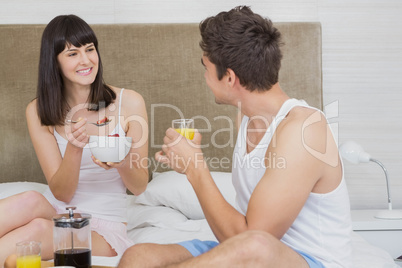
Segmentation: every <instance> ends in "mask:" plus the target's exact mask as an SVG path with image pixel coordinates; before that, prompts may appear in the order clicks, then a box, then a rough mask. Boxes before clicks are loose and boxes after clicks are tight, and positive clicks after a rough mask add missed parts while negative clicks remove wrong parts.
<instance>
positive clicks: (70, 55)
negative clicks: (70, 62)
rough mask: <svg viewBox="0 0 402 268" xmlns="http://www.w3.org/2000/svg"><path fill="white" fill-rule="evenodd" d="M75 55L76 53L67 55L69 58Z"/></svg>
mask: <svg viewBox="0 0 402 268" xmlns="http://www.w3.org/2000/svg"><path fill="white" fill-rule="evenodd" d="M75 55H77V53H71V54H68V56H69V57H72V56H75Z"/></svg>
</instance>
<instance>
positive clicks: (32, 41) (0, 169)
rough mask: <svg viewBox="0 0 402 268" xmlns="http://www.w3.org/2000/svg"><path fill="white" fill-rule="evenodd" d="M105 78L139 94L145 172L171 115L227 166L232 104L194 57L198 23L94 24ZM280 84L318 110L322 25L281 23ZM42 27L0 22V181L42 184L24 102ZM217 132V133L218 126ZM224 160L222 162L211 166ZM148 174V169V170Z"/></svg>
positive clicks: (32, 90)
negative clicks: (213, 88) (222, 101)
mask: <svg viewBox="0 0 402 268" xmlns="http://www.w3.org/2000/svg"><path fill="white" fill-rule="evenodd" d="M92 26H93V29H94V31H95V33H96V34H97V37H98V39H99V50H100V55H101V59H102V62H103V67H104V74H105V81H106V82H107V83H110V84H111V85H114V86H118V87H124V88H128V89H133V90H136V91H137V92H139V93H140V94H142V96H143V97H144V99H145V102H146V105H147V112H148V117H149V130H150V137H149V156H150V163H151V165H150V171H151V172H152V171H155V170H157V171H162V169H161V168H160V167H157V166H156V165H155V161H154V159H153V156H154V154H155V152H156V151H158V150H160V147H161V144H162V138H163V136H164V133H165V130H166V129H167V128H168V127H169V126H170V122H171V120H172V119H175V118H180V117H182V116H183V117H186V118H189V117H194V118H195V119H196V120H195V122H196V126H197V128H199V129H201V132H202V134H203V145H204V149H203V151H204V155H205V157H206V158H207V159H211V160H212V161H214V162H210V163H209V164H211V165H210V168H211V170H214V171H228V172H229V171H231V164H230V162H231V155H232V151H233V146H234V143H235V139H236V130H235V128H236V127H235V117H236V114H237V112H236V109H235V108H233V107H229V106H225V105H217V104H215V100H214V97H213V95H212V93H211V92H210V90H209V89H208V88H207V86H206V84H205V81H204V77H203V73H204V69H203V67H202V65H201V63H200V58H201V56H202V52H201V49H200V48H199V45H198V43H199V41H200V34H199V30H198V24H113V25H92ZM275 26H277V28H278V29H279V30H280V32H281V33H282V36H283V41H284V46H283V54H284V57H283V61H282V69H281V72H280V78H279V80H280V83H281V86H282V88H283V89H284V90H285V91H286V92H287V93H288V94H289V95H290V96H291V97H295V98H301V99H305V100H306V101H307V102H308V103H309V104H310V105H312V106H315V107H318V108H322V71H321V25H320V23H317V22H312V23H309V22H302V23H300V22H279V23H275ZM44 27H45V26H44V25H0V58H1V59H2V63H3V64H2V65H1V67H0V95H1V98H0V126H1V127H0V151H1V153H0V182H13V181H33V182H42V183H45V182H46V181H45V178H44V176H43V173H42V171H41V169H40V166H39V164H38V161H37V157H36V155H35V152H34V150H33V146H32V144H31V140H30V138H29V134H28V130H27V126H26V120H25V108H26V106H27V104H28V103H29V102H30V101H31V100H32V99H34V98H35V95H36V84H37V70H38V60H39V47H40V39H41V34H42V31H43V29H44ZM217 130H218V131H217ZM221 160H224V162H225V163H226V164H225V165H216V164H214V163H216V161H218V162H219V161H221ZM151 172H150V174H151Z"/></svg>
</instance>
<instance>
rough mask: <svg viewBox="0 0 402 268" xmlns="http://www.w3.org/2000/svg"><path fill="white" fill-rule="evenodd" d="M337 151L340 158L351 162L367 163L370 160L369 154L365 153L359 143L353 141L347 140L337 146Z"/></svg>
mask: <svg viewBox="0 0 402 268" xmlns="http://www.w3.org/2000/svg"><path fill="white" fill-rule="evenodd" d="M339 153H340V154H341V156H342V158H344V159H346V160H347V161H349V162H351V163H353V164H359V163H367V162H369V161H370V155H369V154H368V153H366V152H365V151H364V149H363V147H361V146H360V145H359V144H357V143H356V142H354V141H347V142H345V143H342V144H341V145H340V146H339Z"/></svg>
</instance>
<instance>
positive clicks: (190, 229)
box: [0, 172, 399, 268]
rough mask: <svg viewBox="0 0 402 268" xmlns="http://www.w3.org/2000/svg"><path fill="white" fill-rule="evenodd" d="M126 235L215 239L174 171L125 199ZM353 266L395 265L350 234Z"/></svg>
mask: <svg viewBox="0 0 402 268" xmlns="http://www.w3.org/2000/svg"><path fill="white" fill-rule="evenodd" d="M213 178H214V180H215V182H216V184H217V186H218V188H219V189H220V190H221V192H222V194H223V196H224V197H225V199H226V200H227V201H228V202H229V203H231V204H233V203H234V198H235V196H234V191H233V190H232V186H231V183H230V174H229V173H220V172H214V173H213ZM45 187H46V185H44V184H39V183H32V182H13V183H2V184H0V199H2V198H5V197H7V196H10V195H13V194H16V193H19V192H23V191H27V190H36V191H38V192H43V191H44V189H45ZM128 207H129V210H128V224H127V228H128V235H129V237H130V239H132V241H133V242H134V243H145V242H147V243H159V244H168V243H176V242H180V241H185V240H191V239H201V240H216V238H215V236H214V235H213V233H212V231H211V229H210V228H209V226H208V223H207V221H206V220H205V218H204V215H203V213H202V210H201V207H200V206H199V203H198V201H197V198H196V196H195V193H194V191H193V189H192V188H191V185H190V184H189V183H188V182H187V180H186V178H185V177H184V176H183V175H180V174H177V173H175V172H164V173H159V174H155V175H154V178H153V180H152V181H151V182H150V184H149V186H148V188H147V191H146V192H145V193H143V194H142V195H140V196H137V197H135V196H129V199H128ZM120 257H121V256H117V257H113V258H106V257H93V258H92V264H93V265H104V266H117V264H118V262H119V259H120ZM353 264H354V265H353V268H377V267H378V268H388V267H389V268H391V267H394V268H397V267H399V266H398V265H396V264H395V263H394V261H393V259H392V257H391V256H390V255H389V254H388V253H387V252H385V251H384V250H382V249H380V248H377V247H374V246H372V245H370V244H369V243H368V242H366V241H365V240H364V239H363V238H362V237H360V236H359V235H358V234H356V233H354V234H353Z"/></svg>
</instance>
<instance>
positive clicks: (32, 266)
mask: <svg viewBox="0 0 402 268" xmlns="http://www.w3.org/2000/svg"><path fill="white" fill-rule="evenodd" d="M40 245H41V244H40V242H37V241H24V242H19V243H17V268H40V262H41V255H40V254H41V250H40Z"/></svg>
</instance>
